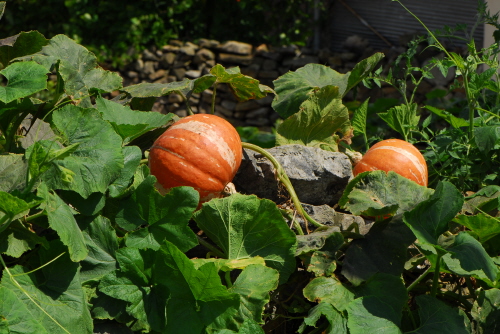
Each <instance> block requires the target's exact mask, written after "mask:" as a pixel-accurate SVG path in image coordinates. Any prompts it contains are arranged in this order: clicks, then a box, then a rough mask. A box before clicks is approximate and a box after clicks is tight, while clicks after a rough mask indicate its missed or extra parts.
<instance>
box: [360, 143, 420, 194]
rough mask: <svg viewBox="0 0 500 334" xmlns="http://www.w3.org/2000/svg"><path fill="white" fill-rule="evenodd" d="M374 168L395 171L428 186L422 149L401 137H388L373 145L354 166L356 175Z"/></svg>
mask: <svg viewBox="0 0 500 334" xmlns="http://www.w3.org/2000/svg"><path fill="white" fill-rule="evenodd" d="M372 170H383V171H386V172H388V171H394V172H396V173H398V174H399V175H401V176H404V177H406V178H407V179H410V180H412V181H415V182H416V183H418V184H420V185H421V186H425V187H427V183H428V174H427V163H426V162H425V159H424V157H423V155H422V154H421V153H420V151H419V150H418V149H417V148H416V147H415V146H413V145H412V144H410V143H408V142H406V141H404V140H400V139H387V140H382V141H381V142H378V143H377V144H375V145H373V146H372V147H371V148H370V149H369V150H368V151H367V152H366V154H365V155H364V156H363V158H362V159H361V160H360V161H359V162H358V163H357V164H356V166H354V170H353V174H354V176H356V175H358V174H359V173H362V172H367V171H372Z"/></svg>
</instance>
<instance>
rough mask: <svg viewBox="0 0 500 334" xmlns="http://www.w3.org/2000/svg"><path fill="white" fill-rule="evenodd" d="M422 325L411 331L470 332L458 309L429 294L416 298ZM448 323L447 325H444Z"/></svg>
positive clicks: (426, 332) (458, 333)
mask: <svg viewBox="0 0 500 334" xmlns="http://www.w3.org/2000/svg"><path fill="white" fill-rule="evenodd" d="M415 299H416V301H417V305H418V314H419V317H420V326H419V328H417V329H416V330H414V331H412V332H411V333H415V334H431V333H436V334H438V333H439V334H468V333H469V331H468V330H467V329H466V326H465V323H464V319H463V317H462V316H460V315H459V314H458V310H456V309H453V308H451V307H450V306H448V305H447V304H445V303H443V302H442V301H440V300H438V299H436V298H433V297H431V296H428V295H420V296H417V297H416V298H415ZM443 324H446V326H443Z"/></svg>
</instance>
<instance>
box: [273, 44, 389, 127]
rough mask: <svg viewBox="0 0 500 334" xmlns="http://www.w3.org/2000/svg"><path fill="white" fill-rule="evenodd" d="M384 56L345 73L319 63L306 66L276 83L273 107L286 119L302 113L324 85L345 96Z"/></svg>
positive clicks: (378, 56) (361, 63) (374, 56)
mask: <svg viewBox="0 0 500 334" xmlns="http://www.w3.org/2000/svg"><path fill="white" fill-rule="evenodd" d="M383 56H384V55H383V54H382V53H380V52H378V53H375V54H374V55H372V56H370V57H369V58H367V59H364V60H362V61H361V62H359V63H358V64H356V66H354V68H353V70H352V71H351V72H347V73H346V74H341V73H339V72H337V71H335V70H333V69H331V68H330V67H327V66H324V65H319V64H307V65H306V66H304V67H301V68H299V69H298V70H296V71H295V72H288V73H286V74H284V75H283V76H281V77H279V78H278V79H277V80H275V81H274V87H275V91H276V95H277V96H276V97H275V99H274V101H273V103H272V107H273V108H274V110H276V112H277V113H278V114H279V115H280V116H281V117H283V118H287V117H289V116H291V115H293V114H294V113H296V112H298V111H299V107H300V105H301V104H302V103H303V102H304V101H305V100H307V98H308V96H309V94H310V93H311V92H312V91H315V90H317V89H319V88H322V87H325V86H337V87H338V88H339V95H340V96H341V97H343V96H345V95H346V94H347V92H348V91H349V90H351V89H352V88H354V87H355V86H356V85H357V84H358V83H359V82H361V80H363V78H365V77H366V76H367V75H368V74H369V73H370V72H371V71H373V69H374V68H375V66H376V65H377V63H378V62H379V61H380V59H382V57H383Z"/></svg>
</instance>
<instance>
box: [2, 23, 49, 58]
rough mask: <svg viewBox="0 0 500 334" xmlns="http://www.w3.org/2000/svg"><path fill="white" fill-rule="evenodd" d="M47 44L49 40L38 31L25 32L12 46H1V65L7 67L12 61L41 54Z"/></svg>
mask: <svg viewBox="0 0 500 334" xmlns="http://www.w3.org/2000/svg"><path fill="white" fill-rule="evenodd" d="M0 17H1V16H0ZM47 43H48V40H47V39H46V38H45V37H44V36H43V35H42V34H40V33H39V32H38V31H28V32H24V31H23V32H21V33H20V34H19V35H17V36H16V38H15V41H14V42H13V43H12V44H11V45H5V44H4V45H2V46H0V63H2V64H3V65H4V67H7V65H8V64H9V62H10V61H11V60H12V59H14V58H17V57H22V56H26V55H30V54H33V53H36V52H39V51H40V50H41V49H42V47H43V46H45V45H47Z"/></svg>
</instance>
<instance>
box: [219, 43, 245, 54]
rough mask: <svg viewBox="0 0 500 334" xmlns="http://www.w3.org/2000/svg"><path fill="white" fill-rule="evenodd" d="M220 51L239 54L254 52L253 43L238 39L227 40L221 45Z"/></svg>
mask: <svg viewBox="0 0 500 334" xmlns="http://www.w3.org/2000/svg"><path fill="white" fill-rule="evenodd" d="M220 51H222V52H225V53H234V54H239V55H250V54H252V45H251V44H248V43H242V42H237V41H227V42H226V43H224V44H222V45H221V46H220Z"/></svg>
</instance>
